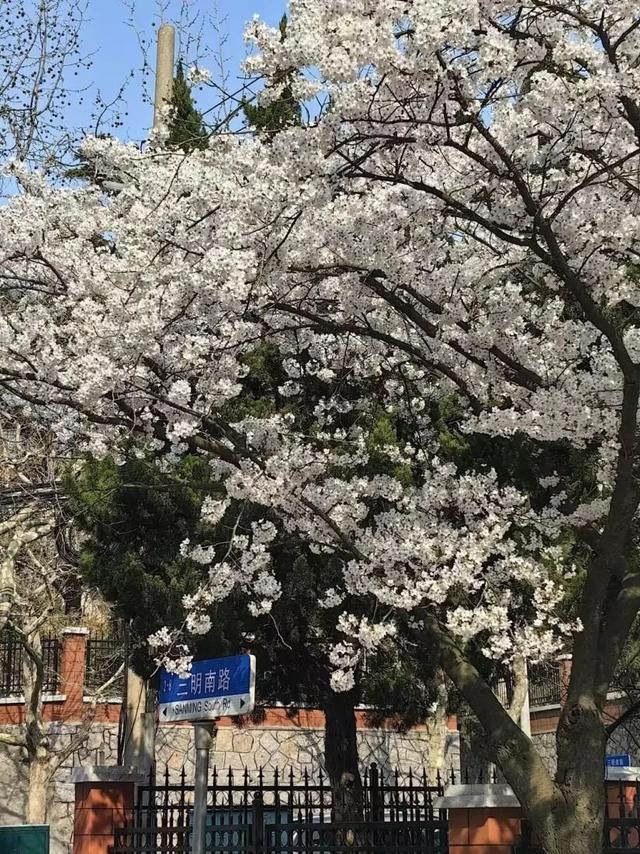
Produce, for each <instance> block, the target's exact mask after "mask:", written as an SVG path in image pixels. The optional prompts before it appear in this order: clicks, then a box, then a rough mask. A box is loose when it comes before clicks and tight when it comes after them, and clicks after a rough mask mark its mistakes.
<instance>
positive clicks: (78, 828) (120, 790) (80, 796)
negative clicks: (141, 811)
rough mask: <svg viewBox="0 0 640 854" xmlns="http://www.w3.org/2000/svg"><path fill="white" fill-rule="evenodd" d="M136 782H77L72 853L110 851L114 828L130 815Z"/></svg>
mask: <svg viewBox="0 0 640 854" xmlns="http://www.w3.org/2000/svg"><path fill="white" fill-rule="evenodd" d="M134 790H135V786H134V784H133V783H122V782H121V783H115V782H112V783H108V782H94V783H77V784H76V798H75V815H74V821H73V854H108V851H109V846H111V845H113V841H114V832H115V830H117V829H118V828H119V827H124V826H125V824H126V823H127V820H128V819H130V818H131V811H132V809H133V801H134Z"/></svg>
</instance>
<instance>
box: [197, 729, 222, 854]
mask: <svg viewBox="0 0 640 854" xmlns="http://www.w3.org/2000/svg"><path fill="white" fill-rule="evenodd" d="M193 730H194V736H195V742H196V778H195V790H194V806H193V828H192V830H191V854H205V850H206V842H207V784H208V782H209V751H210V750H211V744H212V741H213V739H214V737H215V733H216V725H215V724H214V723H200V722H197V723H195V724H194V727H193Z"/></svg>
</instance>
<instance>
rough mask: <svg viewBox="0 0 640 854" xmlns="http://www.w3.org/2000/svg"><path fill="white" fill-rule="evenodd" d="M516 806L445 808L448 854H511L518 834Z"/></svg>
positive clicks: (519, 822)
mask: <svg viewBox="0 0 640 854" xmlns="http://www.w3.org/2000/svg"><path fill="white" fill-rule="evenodd" d="M521 818H522V811H521V809H520V807H486V808H472V809H450V810H449V854H512V852H513V846H515V845H517V844H518V842H519V841H520V837H521V832H522V831H521Z"/></svg>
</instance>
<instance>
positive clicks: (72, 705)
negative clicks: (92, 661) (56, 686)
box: [60, 628, 89, 721]
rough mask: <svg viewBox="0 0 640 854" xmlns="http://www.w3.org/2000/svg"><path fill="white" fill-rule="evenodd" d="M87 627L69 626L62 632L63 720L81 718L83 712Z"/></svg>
mask: <svg viewBox="0 0 640 854" xmlns="http://www.w3.org/2000/svg"><path fill="white" fill-rule="evenodd" d="M88 635H89V630H88V629H83V628H69V629H64V630H63V632H62V660H61V662H60V692H61V693H62V694H64V695H65V698H66V699H65V702H64V705H63V708H62V710H61V711H62V716H63V718H64V720H65V721H72V720H78V721H79V720H82V717H83V714H84V703H83V697H84V677H85V672H86V657H87V639H88Z"/></svg>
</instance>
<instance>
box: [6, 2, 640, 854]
mask: <svg viewBox="0 0 640 854" xmlns="http://www.w3.org/2000/svg"><path fill="white" fill-rule="evenodd" d="M250 36H251V37H252V38H253V39H254V40H255V42H256V43H257V47H258V50H257V52H256V55H255V57H254V58H253V59H252V60H251V62H250V71H251V72H252V73H253V72H260V73H262V74H263V75H264V76H265V79H266V87H265V91H264V94H263V103H268V102H269V100H272V99H277V98H278V96H279V95H280V94H281V93H280V91H279V87H280V86H281V85H282V84H281V81H282V80H286V81H287V83H286V85H287V86H288V87H289V90H288V91H290V92H291V93H292V96H293V97H295V98H303V99H307V100H309V99H312V98H316V99H317V103H318V104H319V105H320V106H319V108H318V110H316V112H314V113H312V115H314V116H315V117H316V118H315V119H314V120H313V121H312V122H307V123H306V124H305V125H304V126H300V127H293V128H289V129H285V130H283V131H282V132H281V133H279V134H278V135H277V136H276V137H275V138H273V139H272V140H268V141H265V140H261V139H259V138H258V139H254V138H250V137H247V138H243V139H238V138H233V137H229V136H218V137H213V138H212V139H211V141H210V144H209V146H208V148H207V149H205V150H201V151H200V150H198V151H194V152H192V153H190V154H188V155H187V156H185V155H183V154H176V153H173V154H172V153H158V152H153V151H150V152H146V153H140V152H139V151H137V150H136V149H135V148H134V147H133V146H127V145H121V144H119V143H116V142H114V141H102V142H101V141H88V142H87V145H86V149H87V154H88V156H90V157H92V158H98V159H100V160H101V163H102V166H101V169H102V171H104V173H105V174H108V175H109V176H110V178H111V179H112V180H114V181H117V182H119V184H120V185H121V186H122V188H123V189H122V190H121V191H120V192H119V193H118V194H117V196H115V197H112V198H110V199H105V198H104V196H103V195H102V194H101V192H100V190H99V189H97V188H94V187H91V188H87V189H82V190H74V191H69V190H66V191H65V190H60V189H56V188H52V187H50V186H48V185H47V184H46V182H45V181H43V179H42V178H40V177H38V176H35V175H29V174H26V173H25V174H24V175H23V176H22V183H23V185H24V187H25V192H24V194H23V195H22V196H21V197H20V198H17V199H16V200H14V202H13V203H12V204H11V206H10V207H9V208H7V209H6V210H3V211H2V212H0V216H1V217H2V219H3V223H2V225H3V227H2V228H1V229H0V258H1V261H0V287H1V289H2V293H3V304H4V306H5V314H4V316H3V318H2V320H0V364H1V365H2V367H1V368H0V388H1V389H2V394H3V397H4V399H5V400H6V401H7V402H8V403H10V404H11V405H12V406H19V407H22V411H23V414H25V415H27V416H28V417H29V418H32V419H37V420H38V421H39V422H40V423H41V424H42V425H43V427H44V428H49V429H51V430H52V431H54V432H55V434H56V435H57V437H58V439H59V441H61V442H67V441H68V440H69V439H70V437H73V440H74V442H80V443H82V444H83V445H84V447H85V449H86V450H87V451H88V452H90V453H93V454H95V455H98V456H100V455H104V454H106V453H116V454H117V453H118V449H119V448H120V447H121V445H122V443H123V442H124V441H127V440H128V439H129V437H131V436H132V435H134V434H135V435H136V436H137V437H138V440H139V441H141V442H142V443H143V444H145V445H146V450H147V451H153V450H162V451H163V452H164V457H165V459H166V454H167V451H169V456H171V455H174V456H179V455H180V454H182V453H183V452H184V451H185V450H189V451H191V452H197V453H200V454H202V455H204V456H205V457H206V458H208V459H209V460H210V464H211V466H212V471H213V472H214V473H215V475H216V477H217V478H218V479H219V480H220V485H221V488H222V489H223V490H224V494H225V495H226V498H225V497H224V496H223V497H222V498H221V497H220V496H219V495H216V496H215V497H212V498H211V500H210V501H208V503H207V508H206V512H207V515H208V517H209V518H212V519H215V518H221V517H222V514H224V512H225V510H226V507H227V501H230V500H248V501H251V502H252V503H253V504H257V505H261V506H263V507H264V508H265V516H264V520H262V521H258V522H255V523H254V524H253V525H252V529H251V532H250V533H248V534H247V533H243V534H242V535H236V536H232V537H231V538H230V541H229V543H228V544H226V549H225V550H224V554H223V557H222V558H221V557H220V554H219V548H218V545H219V544H213V543H207V542H206V541H203V542H198V543H195V542H192V543H185V544H184V550H185V554H188V555H189V556H191V557H192V558H193V559H194V560H196V561H198V562H199V563H201V564H202V566H203V583H202V587H201V588H200V589H199V590H198V591H196V592H195V593H194V595H193V596H192V597H191V598H190V607H191V610H192V619H191V621H190V624H191V627H192V629H193V630H194V631H195V632H197V630H198V629H199V628H200V627H202V629H203V630H207V629H208V625H209V623H208V621H207V619H206V614H207V610H208V609H209V608H210V607H211V605H212V603H214V602H216V601H219V600H220V599H223V598H224V597H226V596H228V595H229V594H230V593H231V591H232V590H234V589H236V587H240V588H242V589H243V590H244V591H246V592H248V593H249V594H250V595H251V597H252V604H251V608H252V611H253V613H254V614H261V613H268V612H269V610H270V608H271V607H272V605H273V602H274V601H275V600H276V599H277V598H278V597H279V596H280V593H281V590H280V588H279V585H278V582H277V579H276V578H275V576H274V574H273V572H272V569H271V566H270V549H271V546H272V544H273V543H275V542H277V540H278V538H279V537H280V536H283V535H287V536H295V537H297V538H300V539H301V540H302V541H303V542H305V543H306V544H308V546H309V548H311V549H312V550H313V551H315V552H317V553H319V554H328V555H331V556H332V558H333V559H337V560H338V561H340V563H341V566H342V575H341V579H340V582H339V583H337V584H336V583H335V582H334V581H332V582H331V585H330V586H326V588H325V589H319V590H318V599H319V602H320V603H321V604H326V605H327V607H329V608H338V609H339V608H340V605H341V604H344V610H343V611H342V612H341V615H340V617H339V621H338V626H339V628H340V630H341V632H342V636H343V638H344V640H343V641H342V642H340V643H338V645H337V646H336V647H335V648H334V649H333V651H332V654H331V656H332V663H333V666H334V668H335V670H334V675H333V685H334V688H335V689H336V690H339V691H340V690H341V691H349V690H350V689H351V687H352V685H353V672H354V669H355V668H356V667H357V664H358V662H359V661H360V660H361V657H362V655H363V654H364V653H366V652H368V651H370V650H374V649H376V648H378V647H379V645H380V644H381V643H386V642H388V641H389V639H393V637H394V632H395V620H396V615H398V614H400V613H402V614H403V619H405V618H406V617H407V616H408V617H409V619H410V621H411V626H412V628H413V631H414V632H415V643H416V644H417V645H418V647H419V648H420V645H422V648H424V649H431V648H432V646H433V644H434V643H435V644H436V645H437V647H438V649H439V650H440V657H441V663H442V666H443V668H444V670H445V672H446V673H447V675H448V677H449V678H450V679H451V680H452V681H453V682H454V683H455V684H456V686H457V687H458V689H459V690H460V691H461V693H462V694H463V695H464V697H465V699H466V700H467V702H468V703H469V705H470V707H471V708H472V709H473V711H474V713H475V714H476V716H477V717H478V719H479V721H480V724H481V725H482V727H483V729H484V731H485V733H486V739H487V745H488V748H489V750H490V752H491V755H492V757H493V759H494V760H495V762H496V763H497V764H498V765H499V766H500V768H501V769H502V771H503V773H504V775H505V777H506V778H507V780H508V781H509V783H510V784H511V785H512V787H513V789H514V790H515V792H516V794H517V796H518V798H519V800H520V802H521V804H522V806H523V809H524V811H525V814H526V815H527V817H528V819H529V820H530V821H531V822H532V824H533V826H534V828H535V831H536V833H537V835H538V838H539V840H540V842H541V844H542V847H543V850H544V851H545V852H547V854H560V852H562V854H578V852H579V854H584V852H591V854H596V852H599V850H600V845H601V838H602V823H603V815H604V800H603V785H602V773H603V772H602V768H603V755H604V749H605V741H606V732H605V727H604V724H603V720H602V713H603V708H604V704H605V700H606V695H607V688H608V685H609V683H610V682H611V679H612V676H613V673H614V671H615V668H616V664H617V661H618V659H619V657H620V655H621V651H622V649H623V647H624V645H625V642H626V639H627V636H628V634H629V631H630V628H631V626H632V624H633V622H634V620H635V619H636V616H637V614H638V609H639V607H640V575H639V570H638V566H639V563H638V554H637V542H636V537H637V528H636V524H637V523H636V517H637V509H638V502H639V500H640V492H639V491H638V483H637V472H636V465H637V463H636V460H637V441H638V439H637V411H638V398H639V395H640V331H639V329H638V314H637V306H638V305H639V304H640V293H639V292H638V255H639V252H640V247H639V236H640V235H639V226H640V217H639V216H638V213H637V203H638V196H639V190H638V184H637V168H638V156H639V154H640V102H638V100H637V97H636V93H637V92H638V91H639V84H640V79H639V78H640V71H639V70H638V67H637V65H638V63H637V60H638V53H639V51H640V8H639V7H638V6H637V4H636V3H629V2H624V3H623V2H619V0H607V1H606V2H604V0H588V2H587V0H568V2H564V3H555V2H553V0H528V2H525V3H521V4H518V5H515V4H514V5H511V4H509V3H505V2H494V0H483V2H479V0H463V2H459V0H458V2H456V3H452V2H450V0H407V2H403V3H400V2H397V0H378V1H377V2H375V3H374V2H369V0H360V2H358V3H356V4H353V3H349V4H347V3H345V2H344V0H327V2H325V3H322V4H318V3H312V2H310V0H292V2H291V4H290V14H289V17H288V25H287V38H286V39H285V40H284V41H283V40H282V38H281V37H280V33H279V31H278V30H275V29H274V30H272V29H270V28H268V27H266V26H264V25H263V24H261V23H259V22H255V23H254V24H253V25H252V27H251V30H250ZM292 78H293V79H292ZM265 340H269V342H270V343H271V345H272V346H273V347H274V348H276V350H277V353H278V358H279V359H281V360H282V365H283V366H284V369H285V371H286V374H287V377H288V378H287V379H286V380H285V381H284V382H283V383H282V384H281V385H280V386H279V387H278V388H277V389H274V405H273V407H271V408H270V407H268V406H261V407H256V409H255V412H252V413H250V414H249V415H248V414H247V413H246V412H245V411H243V412H242V413H241V414H238V413H236V414H235V415H234V406H233V403H234V401H235V400H236V399H237V398H238V397H239V396H241V395H242V394H243V393H245V392H246V391H247V384H248V382H249V380H248V376H247V375H248V360H250V359H251V357H252V354H253V353H254V352H255V350H256V347H257V345H258V343H259V342H263V341H265ZM380 387H382V388H383V389H384V392H383V394H382V399H380V396H379V395H375V394H374V393H373V389H377V388H380ZM287 400H291V402H292V405H291V407H290V408H289V407H287ZM380 407H382V409H383V410H384V411H385V412H387V413H388V415H389V416H390V417H392V418H394V419H396V418H397V419H398V422H399V423H401V424H402V425H403V433H402V440H403V441H402V444H401V445H400V447H398V446H397V445H396V444H392V443H389V445H388V447H387V448H386V451H385V453H386V463H387V464H386V465H385V466H383V467H381V469H380V471H379V472H372V471H371V470H370V466H369V464H370V458H371V435H372V432H373V431H374V429H376V427H375V425H377V423H378V417H377V416H378V413H379V411H380ZM444 410H446V411H447V412H448V415H447V419H446V422H447V430H446V431H443V429H442V422H443V411H444ZM308 416H312V418H310V417H308ZM311 421H313V424H311ZM452 436H454V437H455V439H456V441H460V442H469V443H470V447H471V448H473V447H475V444H474V443H478V442H479V443H484V444H483V445H482V446H483V447H485V448H491V449H492V453H491V454H489V455H487V454H481V455H478V456H477V457H475V458H474V457H473V454H471V455H470V456H469V458H468V459H466V461H465V463H464V464H460V463H458V462H453V460H452V458H451V456H450V454H449V446H450V442H451V441H452V439H451V437H452ZM377 453H379V448H378V450H377ZM492 457H495V459H496V464H495V465H492V464H489V462H488V461H489V460H490V459H492ZM513 460H517V461H518V465H517V466H515V465H513V464H512V462H513ZM569 586H571V588H572V590H574V589H575V588H576V587H578V588H579V590H580V592H579V607H578V613H577V616H576V617H575V619H574V618H573V617H572V618H571V619H568V618H563V607H562V603H563V600H564V598H565V595H566V593H567V589H568V587H569ZM353 597H356V598H358V597H360V598H361V599H363V600H364V599H367V598H370V599H371V601H374V602H375V603H376V605H375V606H374V607H372V609H371V612H370V613H369V615H368V616H367V615H365V616H363V615H362V614H361V613H359V614H358V615H355V614H353V613H351V612H350V611H349V610H348V602H349V601H350V600H351V599H352V598H353ZM171 640H172V633H171V630H170V629H166V630H165V631H163V632H161V633H159V635H158V636H156V637H155V638H154V643H155V644H156V645H157V647H158V648H159V649H161V648H162V646H163V645H164V644H170V643H171ZM567 643H571V644H572V649H573V671H572V676H571V682H570V685H569V689H568V700H567V703H566V705H565V707H564V710H563V713H562V716H561V720H560V724H559V727H558V732H557V749H558V769H557V773H556V775H555V776H553V777H552V776H551V775H550V774H549V772H548V771H547V769H546V768H545V766H544V764H543V762H542V759H541V757H540V756H539V755H538V753H537V752H536V750H535V748H534V746H533V744H532V742H531V740H530V739H529V738H528V737H527V736H526V735H525V734H524V733H523V732H522V731H521V730H520V728H519V727H518V725H517V723H516V722H515V721H514V720H513V719H512V717H511V716H510V715H509V714H508V712H507V711H506V710H505V709H504V708H503V706H502V705H501V703H500V702H499V700H498V699H497V698H496V696H495V694H494V693H493V692H492V690H491V689H490V687H489V685H488V684H487V682H486V681H485V680H484V679H483V678H482V677H481V675H480V671H479V670H478V668H477V667H476V666H474V663H473V661H472V657H471V655H470V650H472V649H473V650H474V651H475V652H476V653H479V654H480V655H483V656H484V657H485V658H486V659H488V660H489V661H494V662H500V663H502V664H504V665H508V664H509V663H510V662H517V661H519V660H520V659H522V658H526V659H527V660H529V661H534V662H535V661H539V660H542V659H544V658H545V657H548V656H551V655H552V654H553V653H554V652H556V651H557V650H558V649H559V648H560V647H561V646H563V645H565V644H567ZM188 660H189V659H188V654H187V653H185V656H184V657H183V658H182V660H179V661H177V662H175V665H174V666H175V667H177V668H178V669H180V668H184V667H186V666H188Z"/></svg>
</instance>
